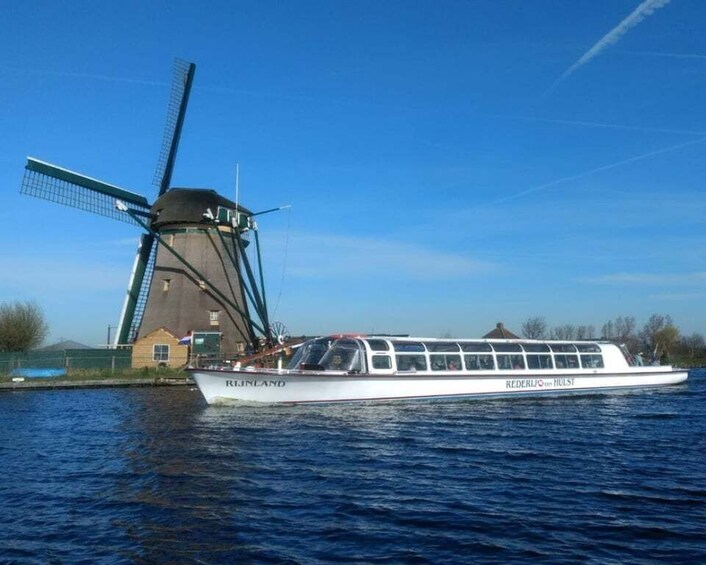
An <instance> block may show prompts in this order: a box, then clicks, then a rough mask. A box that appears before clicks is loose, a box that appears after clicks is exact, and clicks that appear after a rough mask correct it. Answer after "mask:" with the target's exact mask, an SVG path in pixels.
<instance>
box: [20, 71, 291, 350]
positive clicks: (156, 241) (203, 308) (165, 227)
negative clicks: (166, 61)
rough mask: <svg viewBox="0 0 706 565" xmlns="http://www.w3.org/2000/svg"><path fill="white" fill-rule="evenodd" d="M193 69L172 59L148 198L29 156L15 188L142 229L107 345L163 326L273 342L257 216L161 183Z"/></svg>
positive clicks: (167, 177) (253, 343) (237, 342)
mask: <svg viewBox="0 0 706 565" xmlns="http://www.w3.org/2000/svg"><path fill="white" fill-rule="evenodd" d="M195 68H196V67H195V65H194V64H193V63H188V62H185V61H181V60H179V59H177V60H175V63H174V74H173V80H172V88H171V94H170V100H169V106H168V110H167V124H166V127H165V131H164V138H163V142H162V149H161V152H160V156H159V160H158V163H157V170H156V173H155V176H154V181H153V182H154V184H155V185H156V186H157V187H158V193H157V198H156V200H155V201H154V202H152V203H150V202H149V201H148V199H147V198H146V197H144V196H141V195H139V194H136V193H134V192H131V191H128V190H125V189H122V188H119V187H117V186H114V185H111V184H108V183H105V182H102V181H99V180H96V179H93V178H91V177H87V176H85V175H82V174H80V173H77V172H73V171H70V170H68V169H64V168H61V167H57V166H55V165H51V164H49V163H45V162H43V161H39V160H37V159H34V158H31V157H28V158H27V164H26V166H25V174H24V178H23V181H22V188H21V192H22V193H23V194H27V195H30V196H34V197H37V198H42V199H45V200H49V201H52V202H57V203H60V204H63V205H66V206H70V207H73V208H78V209H80V210H85V211H87V212H92V213H95V214H100V215H103V216H107V217H109V218H112V219H114V220H119V221H123V222H127V223H131V224H134V225H137V226H139V227H141V228H142V229H143V231H144V233H143V234H142V236H141V238H140V243H139V246H138V249H137V254H136V256H135V261H134V265H133V268H132V273H131V275H130V281H129V285H128V290H127V294H126V297H125V302H124V305H123V308H122V312H121V315H120V322H119V325H118V329H117V332H116V336H115V344H116V345H119V344H127V343H131V342H132V341H134V340H135V339H137V338H140V337H142V336H144V335H147V334H148V333H149V332H151V331H153V330H155V329H157V328H159V327H166V328H168V329H169V330H171V331H172V332H173V333H175V334H178V335H186V334H187V333H188V332H191V331H202V330H203V331H205V330H217V331H219V332H220V333H221V340H222V343H221V350H222V351H226V352H236V351H239V350H241V351H242V350H243V349H245V348H247V347H250V348H253V349H255V350H257V349H259V346H260V345H261V344H262V343H263V342H264V343H265V344H267V343H273V341H274V340H275V339H276V337H275V336H273V330H272V329H271V327H270V323H269V318H268V313H267V301H266V299H265V294H264V279H263V274H262V264H261V260H260V257H261V256H260V242H259V237H258V231H257V224H256V222H255V219H254V218H255V216H257V215H258V214H254V213H253V212H251V211H250V210H248V209H246V208H244V207H242V206H240V205H239V204H236V203H235V202H232V201H231V200H229V199H227V198H225V197H223V196H221V195H219V194H218V193H217V192H216V191H214V190H209V189H199V188H175V187H172V185H171V180H172V172H173V170H174V164H175V161H176V155H177V149H178V146H179V139H180V137H181V131H182V126H183V125H184V117H185V114H186V107H187V104H188V101H189V93H190V91H191V85H192V82H193V79H194V71H195ZM277 209H279V208H274V209H272V210H265V211H264V212H260V214H264V213H267V212H271V211H274V210H277ZM249 233H253V234H254V236H255V237H254V239H255V244H256V251H257V259H258V260H257V271H256V270H255V269H254V267H253V265H252V264H251V262H250V261H249V259H248V256H247V254H246V252H245V249H246V246H247V245H248V243H249ZM251 312H252V313H254V315H251ZM274 327H276V326H274Z"/></svg>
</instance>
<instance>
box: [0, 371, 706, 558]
mask: <svg viewBox="0 0 706 565" xmlns="http://www.w3.org/2000/svg"><path fill="white" fill-rule="evenodd" d="M0 473H2V474H1V476H0V505H1V506H0V561H3V562H5V561H8V562H17V563H23V562H41V563H45V562H57V563H62V562H65V563H79V562H85V563H96V562H98V563H118V562H126V563H134V562H138V563H154V562H168V563H191V562H201V563H231V562H240V563H307V564H309V563H332V562H344V563H345V562H347V563H483V562H486V563H508V562H528V561H537V560H539V561H540V562H552V563H654V562H656V561H662V562H669V563H698V562H701V563H703V562H706V374H703V373H702V374H701V375H700V376H696V375H693V376H692V378H691V379H690V381H689V382H688V383H687V384H684V385H678V386H674V387H667V388H662V389H654V390H650V391H640V392H633V393H611V394H605V395H598V396H576V397H561V398H524V399H508V400H493V401H484V400H474V401H468V402H457V403H416V404H379V405H347V406H341V405H337V406H325V407H312V406H294V407H277V406H273V407H207V406H206V405H205V403H204V402H203V400H202V398H201V396H200V394H199V393H198V391H196V390H189V389H187V388H155V389H120V390H108V389H103V390H82V391H44V392H39V391H36V392H32V391H30V392H23V393H3V394H0Z"/></svg>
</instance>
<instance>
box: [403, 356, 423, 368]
mask: <svg viewBox="0 0 706 565" xmlns="http://www.w3.org/2000/svg"><path fill="white" fill-rule="evenodd" d="M397 370H398V371H426V370H427V358H426V357H425V356H424V355H397Z"/></svg>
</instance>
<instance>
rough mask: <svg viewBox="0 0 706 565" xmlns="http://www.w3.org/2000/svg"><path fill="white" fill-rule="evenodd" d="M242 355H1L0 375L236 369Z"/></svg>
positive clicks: (271, 363)
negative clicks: (182, 356)
mask: <svg viewBox="0 0 706 565" xmlns="http://www.w3.org/2000/svg"><path fill="white" fill-rule="evenodd" d="M241 359H243V355H242V354H239V353H232V354H231V353H220V354H215V355H192V356H191V357H190V358H175V357H173V356H168V357H164V358H160V357H159V356H155V355H144V356H136V357H134V358H133V354H132V350H131V349H65V350H63V351H28V352H23V353H0V375H11V374H12V373H13V372H15V373H20V372H22V373H24V372H26V371H28V370H31V369H36V370H41V369H46V370H62V371H63V372H66V373H72V372H78V371H81V370H108V371H111V372H115V371H125V370H129V369H133V368H137V369H139V368H144V367H169V368H172V369H179V368H182V367H185V366H187V365H188V366H191V367H234V366H236V365H237V363H239V362H240V360H241ZM287 360H288V357H286V356H284V355H283V356H281V360H280V356H271V357H268V358H265V359H260V360H258V361H256V362H254V364H256V365H258V366H260V367H277V366H278V365H279V364H280V363H281V364H283V365H286V364H287Z"/></svg>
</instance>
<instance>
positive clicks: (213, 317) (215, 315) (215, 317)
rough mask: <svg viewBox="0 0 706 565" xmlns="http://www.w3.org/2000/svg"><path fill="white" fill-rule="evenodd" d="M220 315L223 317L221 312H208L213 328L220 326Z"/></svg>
mask: <svg viewBox="0 0 706 565" xmlns="http://www.w3.org/2000/svg"><path fill="white" fill-rule="evenodd" d="M220 315H221V312H220V310H209V311H208V320H209V321H210V322H211V325H212V326H217V325H218V318H219V316H220Z"/></svg>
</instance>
